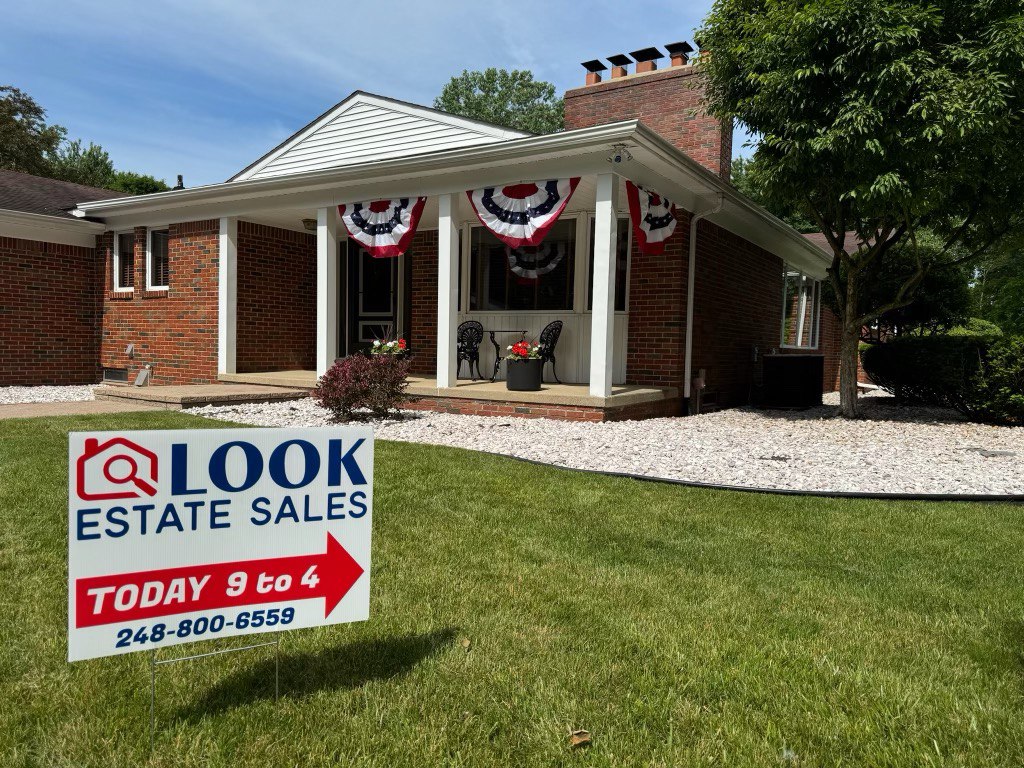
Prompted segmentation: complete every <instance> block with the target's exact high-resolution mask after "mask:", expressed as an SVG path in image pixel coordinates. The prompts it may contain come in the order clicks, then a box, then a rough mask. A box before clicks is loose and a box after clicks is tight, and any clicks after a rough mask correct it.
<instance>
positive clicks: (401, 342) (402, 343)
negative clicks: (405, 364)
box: [398, 339, 405, 349]
mask: <svg viewBox="0 0 1024 768" xmlns="http://www.w3.org/2000/svg"><path fill="white" fill-rule="evenodd" d="M398 348H399V349H405V339H399V340H398Z"/></svg>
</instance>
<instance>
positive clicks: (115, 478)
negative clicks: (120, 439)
mask: <svg viewBox="0 0 1024 768" xmlns="http://www.w3.org/2000/svg"><path fill="white" fill-rule="evenodd" d="M103 476H104V477H105V478H106V479H107V480H108V481H109V482H111V483H114V484H115V485H124V484H125V483H131V484H132V485H134V486H135V487H136V488H138V489H139V490H140V491H142V492H143V493H145V494H146V495H148V496H155V495H156V488H154V487H153V486H152V485H150V484H149V483H147V482H146V481H145V480H143V479H142V478H141V477H139V464H138V462H137V461H135V459H134V458H133V457H131V456H129V455H128V454H124V453H119V454H116V455H114V456H111V457H110V458H109V459H107V460H106V461H105V462H104V464H103Z"/></svg>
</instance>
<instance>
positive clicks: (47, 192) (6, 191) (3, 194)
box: [0, 170, 126, 219]
mask: <svg viewBox="0 0 1024 768" xmlns="http://www.w3.org/2000/svg"><path fill="white" fill-rule="evenodd" d="M114 197H126V195H125V193H124V192H114V191H112V190H109V189H100V188H99V187H87V186H85V185H84V184H72V183H71V182H69V181H58V180H57V179H47V178H44V177H42V176H32V175H31V174H28V173H19V172H18V171H3V170H0V210H6V211H19V212H20V213H34V214H38V215H41V216H60V217H63V218H68V219H73V218H74V217H73V216H72V215H71V214H70V213H69V211H70V210H72V209H73V208H75V206H77V205H78V204H79V203H88V202H92V201H93V200H109V199H111V198H114Z"/></svg>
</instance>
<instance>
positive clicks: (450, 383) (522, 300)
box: [217, 161, 678, 399]
mask: <svg viewBox="0 0 1024 768" xmlns="http://www.w3.org/2000/svg"><path fill="white" fill-rule="evenodd" d="M587 166H590V167H591V168H592V167H593V166H592V161H590V162H589V163H588V164H587V165H585V166H582V167H581V169H580V170H581V175H580V177H579V183H578V186H577V188H576V190H575V193H574V194H573V196H572V198H571V199H570V201H569V204H568V205H567V207H566V209H565V210H564V211H563V212H562V214H561V215H560V217H559V218H558V221H557V222H556V223H555V225H554V226H553V228H552V230H551V231H550V232H549V234H548V235H547V237H546V239H545V241H544V245H543V247H542V248H534V249H530V248H526V249H524V250H525V258H538V259H540V258H541V256H540V255H538V254H537V253H536V251H541V250H542V251H543V257H544V258H547V259H548V262H547V264H546V266H547V269H546V270H545V271H543V272H542V273H540V274H530V275H529V276H527V277H524V276H522V275H521V274H517V273H516V272H515V270H514V269H512V268H511V267H510V266H509V261H510V260H511V259H512V258H513V256H512V255H511V254H512V253H513V251H516V250H518V249H510V248H508V247H507V246H505V245H504V244H503V243H501V242H500V241H498V239H497V238H495V237H494V236H493V235H492V234H491V233H490V232H489V231H487V230H486V229H485V228H484V227H482V226H480V224H479V222H478V221H477V220H476V219H475V215H474V212H473V209H472V208H471V207H470V205H469V204H468V202H467V196H466V193H465V190H463V191H461V192H459V191H455V192H444V193H440V194H434V195H427V194H424V197H425V198H426V203H425V205H424V207H423V213H422V217H421V219H420V221H419V228H418V231H417V232H416V235H415V236H414V237H413V238H412V241H411V245H410V246H409V248H408V250H407V251H406V252H405V253H403V254H402V255H400V256H397V257H393V258H372V257H371V256H370V255H369V254H368V253H367V252H366V251H365V250H363V248H361V247H360V245H359V243H357V242H356V241H355V240H354V239H352V238H349V237H348V236H347V233H346V230H345V226H344V223H343V221H342V220H341V217H340V215H339V212H338V208H337V206H336V205H330V206H319V207H316V208H312V207H310V208H305V207H303V208H284V207H282V208H280V209H277V210H273V211H265V212H259V213H252V214H248V215H245V216H244V217H243V216H239V217H224V218H221V219H220V239H219V257H220V278H221V279H220V285H219V289H220V296H219V310H220V311H219V320H220V322H219V329H218V330H219V333H218V359H217V374H218V378H219V379H220V380H222V381H234V379H231V378H229V377H232V376H235V375H237V374H264V373H267V374H280V373H285V372H288V371H291V370H295V369H299V370H309V371H312V372H313V374H314V375H321V374H323V373H324V372H325V371H326V370H327V368H328V367H329V366H330V365H331V364H333V362H334V361H335V360H336V359H338V358H339V357H344V356H346V355H350V354H355V353H357V352H361V351H365V350H366V349H367V348H368V347H369V345H370V344H371V343H372V341H373V340H374V339H383V338H388V337H391V338H397V337H404V338H405V339H406V340H407V342H408V344H409V345H410V348H411V351H412V353H413V355H414V365H413V371H414V372H415V373H416V374H418V375H419V376H421V377H423V378H424V379H426V378H430V379H431V380H432V384H433V388H434V389H435V390H447V389H451V388H455V387H458V386H461V384H462V382H461V381H460V380H459V376H460V375H461V376H462V378H463V379H466V378H469V377H470V376H471V374H470V372H469V370H468V365H467V364H465V363H464V364H463V365H462V367H461V371H460V370H459V367H458V365H457V360H456V347H457V331H458V327H459V325H460V324H461V323H463V322H466V321H474V322H477V323H479V324H480V325H481V326H482V328H483V332H484V336H483V339H482V342H481V344H480V345H479V348H478V349H479V371H480V373H481V374H482V376H483V377H485V378H487V379H491V378H492V377H494V378H496V379H497V381H499V382H500V381H502V380H503V379H504V377H505V366H504V365H499V366H495V360H496V358H497V357H504V356H505V354H506V348H507V346H508V345H510V344H512V343H514V342H515V341H518V340H520V339H521V338H526V339H530V340H537V339H538V338H539V336H540V334H541V332H542V331H543V329H544V328H545V327H547V326H548V325H549V324H552V323H555V324H557V325H559V326H560V329H561V333H560V336H559V338H558V341H557V346H556V359H557V363H556V365H555V367H554V369H552V366H551V365H548V366H547V367H546V378H547V379H548V380H549V381H556V378H555V377H556V376H557V381H558V382H564V383H565V384H567V385H577V386H576V387H575V388H574V390H573V393H574V394H573V396H578V395H579V393H580V392H585V393H586V394H587V396H589V397H593V398H598V399H603V398H608V397H611V396H612V395H613V394H615V393H614V392H613V387H616V386H618V387H620V388H621V386H624V385H625V384H626V382H627V381H628V378H627V377H628V372H627V356H628V349H629V346H630V342H629V334H630V324H629V319H630V311H629V309H630V300H629V290H630V287H629V277H630V273H629V267H630V262H631V258H630V234H629V226H628V220H627V218H626V209H625V200H624V194H623V190H624V186H623V185H624V179H623V178H622V177H621V176H619V175H618V174H615V173H608V172H604V173H590V174H585V173H582V171H583V170H586V168H587ZM506 172H507V171H506ZM483 178H486V177H483ZM412 189H413V192H414V194H415V193H417V192H420V191H422V192H424V193H427V192H429V191H430V189H429V188H425V189H424V188H420V189H417V188H416V187H413V188H412ZM337 194H338V199H340V200H345V199H347V198H346V197H344V196H343V195H344V194H345V193H337ZM303 223H304V224H305V229H306V231H308V232H312V233H314V234H311V235H306V237H307V238H308V243H309V244H308V245H307V248H308V250H307V253H308V256H307V257H306V259H305V260H302V261H297V260H296V259H294V257H291V259H290V261H289V259H288V257H284V256H282V257H281V258H280V260H279V262H278V264H277V265H276V269H277V270H279V273H278V277H277V278H276V279H277V281H278V282H288V283H289V289H288V290H287V291H283V290H280V289H279V288H278V287H277V286H275V287H274V288H271V287H268V282H269V281H273V280H274V279H275V278H274V277H273V276H272V275H271V277H270V278H269V281H268V280H267V279H265V281H264V282H263V283H260V282H259V281H254V280H253V279H252V278H251V274H252V272H253V271H254V270H256V271H259V272H261V273H263V274H271V273H270V265H269V263H268V262H269V260H267V259H257V258H256V257H255V256H254V254H255V253H260V252H262V251H263V250H268V251H271V252H272V253H273V252H274V251H275V248H277V249H279V245H278V244H277V243H276V242H272V243H269V244H268V246H266V248H261V247H260V246H257V245H254V244H253V232H254V231H255V230H254V228H259V227H263V228H273V229H274V231H281V230H284V229H288V228H290V229H292V230H293V231H297V230H298V227H301V226H302V225H303ZM240 224H241V227H240ZM243 230H244V231H243ZM240 232H242V234H243V236H242V237H241V238H240V236H239V233H240ZM240 242H241V244H240ZM295 272H305V274H306V275H307V277H306V278H305V279H304V280H294V279H293V277H292V273H295ZM305 286H308V287H306V288H305V290H303V287H305ZM314 294H315V296H314ZM314 298H315V301H314V300H313V299H314ZM285 328H287V332H286V333H283V332H282V329H285ZM282 335H287V337H288V341H286V342H285V343H284V344H282V340H281V336H282ZM289 341H290V343H289ZM271 346H273V348H274V350H275V354H260V352H259V348H260V347H263V348H264V349H269V348H270V347H271ZM282 346H286V347H293V348H294V350H295V353H294V355H291V354H290V352H291V350H286V351H285V352H284V354H282V352H281V348H282ZM288 362H292V365H287V363H288ZM282 363H285V364H284V365H282ZM294 363H299V365H295V364H294ZM652 383H653V382H652ZM664 383H665V384H666V385H668V386H674V385H676V384H678V380H672V379H671V377H670V376H667V377H666V381H665V382H664ZM657 384H658V385H659V386H660V385H661V384H662V382H657ZM491 389H493V390H494V391H497V390H498V389H501V391H503V392H504V389H502V388H501V387H500V386H496V387H493V388H491ZM474 391H480V387H479V386H476V387H475V388H474ZM433 394H436V393H433Z"/></svg>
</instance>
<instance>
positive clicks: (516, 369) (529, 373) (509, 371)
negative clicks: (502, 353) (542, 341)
mask: <svg viewBox="0 0 1024 768" xmlns="http://www.w3.org/2000/svg"><path fill="white" fill-rule="evenodd" d="M543 373H544V361H543V360H541V359H540V358H532V359H530V360H506V361H505V374H506V375H505V386H506V387H507V388H508V389H509V391H511V392H539V391H540V381H541V375H542V374H543Z"/></svg>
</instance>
